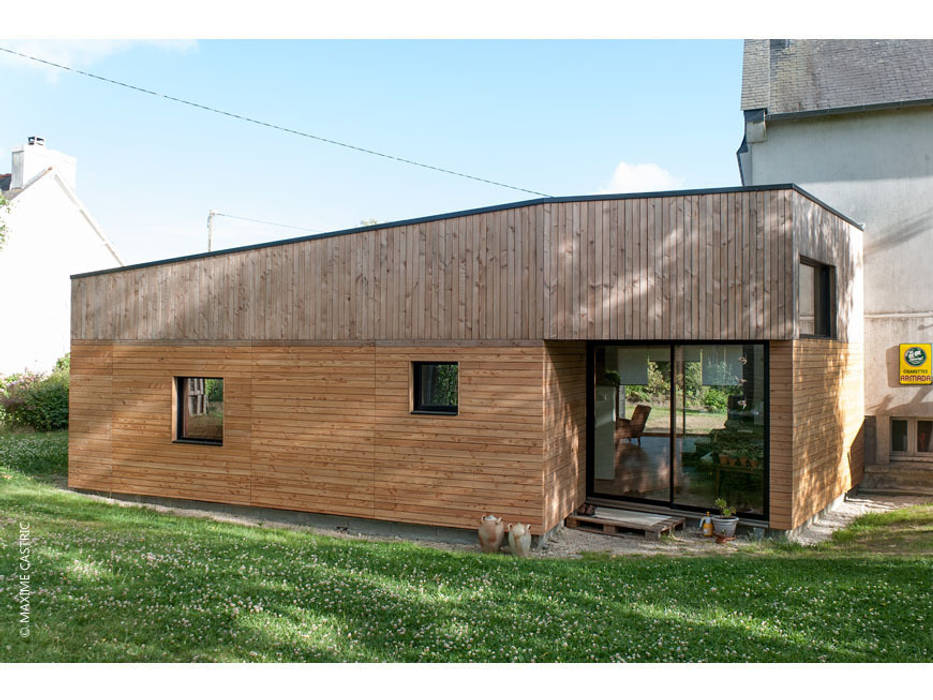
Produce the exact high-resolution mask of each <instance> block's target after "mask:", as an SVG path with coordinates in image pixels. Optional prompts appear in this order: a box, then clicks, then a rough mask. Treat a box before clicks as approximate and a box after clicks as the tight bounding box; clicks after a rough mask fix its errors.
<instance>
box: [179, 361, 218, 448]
mask: <svg viewBox="0 0 933 700" xmlns="http://www.w3.org/2000/svg"><path fill="white" fill-rule="evenodd" d="M175 382H176V386H175V388H176V392H175V393H176V396H177V397H178V399H177V400H178V406H177V410H178V418H177V422H178V428H177V434H176V439H178V440H184V441H192V442H203V443H207V444H210V445H222V444H223V441H224V380H223V379H218V378H215V377H178V378H177V379H176V380H175Z"/></svg>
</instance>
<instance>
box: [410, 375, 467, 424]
mask: <svg viewBox="0 0 933 700" xmlns="http://www.w3.org/2000/svg"><path fill="white" fill-rule="evenodd" d="M411 364H412V398H413V401H412V413H447V414H453V415H456V413H457V393H458V383H459V379H458V373H457V369H458V368H457V363H456V362H412V363H411Z"/></svg>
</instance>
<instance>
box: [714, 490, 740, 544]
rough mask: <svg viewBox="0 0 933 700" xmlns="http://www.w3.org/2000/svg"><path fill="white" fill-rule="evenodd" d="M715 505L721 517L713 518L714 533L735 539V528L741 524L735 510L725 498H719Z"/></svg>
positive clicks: (715, 516)
mask: <svg viewBox="0 0 933 700" xmlns="http://www.w3.org/2000/svg"><path fill="white" fill-rule="evenodd" d="M715 504H716V507H717V508H719V512H720V513H721V515H714V516H713V532H714V533H715V534H717V535H719V536H720V537H735V526H736V525H738V524H739V519H738V518H737V517H735V508H732V507H730V506H729V504H728V503H726V499H724V498H717V499H716V500H715Z"/></svg>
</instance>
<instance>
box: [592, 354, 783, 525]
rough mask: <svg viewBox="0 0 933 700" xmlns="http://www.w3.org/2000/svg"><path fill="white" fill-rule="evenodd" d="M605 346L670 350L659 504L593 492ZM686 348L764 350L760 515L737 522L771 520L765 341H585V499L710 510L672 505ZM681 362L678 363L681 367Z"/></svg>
mask: <svg viewBox="0 0 933 700" xmlns="http://www.w3.org/2000/svg"><path fill="white" fill-rule="evenodd" d="M600 345H602V346H605V345H617V346H623V347H624V346H628V347H632V346H636V347H644V346H651V347H664V346H667V347H668V348H669V349H670V358H671V359H670V367H671V380H670V384H671V391H670V399H669V400H670V406H671V412H670V413H671V417H670V427H669V430H668V432H669V433H670V438H669V439H670V448H669V457H668V459H669V465H668V467H669V472H670V476H669V478H668V500H667V501H659V500H656V499H651V498H639V497H636V496H616V495H613V494H600V493H597V492H596V489H595V480H596V466H595V460H594V454H595V446H596V435H595V433H596V430H595V424H596V421H595V415H594V409H595V404H596V347H597V346H600ZM679 345H680V346H688V345H760V346H762V347H763V349H764V357H763V360H764V409H765V422H764V464H763V465H762V468H763V471H762V490H763V493H762V499H763V500H762V513H742V512H739V513H736V515H738V516H739V517H740V518H746V519H749V520H764V521H768V520H769V519H770V510H771V505H770V504H771V499H770V485H771V484H770V482H771V357H770V356H771V347H770V343H769V342H768V341H767V340H587V341H586V497H587V498H602V499H607V500H613V501H620V502H628V503H643V504H646V505H653V506H661V507H664V508H676V509H677V510H682V511H691V512H696V513H705V512H706V511H707V510H711V508H706V507H701V506H692V505H688V504H683V503H676V502H675V501H674V475H675V473H676V469H675V459H677V458H678V457H677V451H676V440H677V411H676V400H677V385H678V381H682V380H680V379H678V372H677V370H678V368H677V363H676V355H677V346H679ZM682 364H683V362H681V365H682ZM683 372H684V370H683V367H681V368H680V376H682V375H683Z"/></svg>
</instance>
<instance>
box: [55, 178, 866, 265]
mask: <svg viewBox="0 0 933 700" xmlns="http://www.w3.org/2000/svg"><path fill="white" fill-rule="evenodd" d="M773 190H794V191H796V192H798V193H799V194H801V195H803V196H804V197H806V198H807V199H809V200H811V201H812V202H814V203H815V204H818V205H819V206H821V207H822V208H823V209H826V210H827V211H829V212H831V213H832V214H835V215H836V216H838V217H839V218H841V219H843V220H845V221H847V222H848V223H850V224H852V225H853V226H856V227H857V228H859V229H862V230H864V226H863V225H862V224H860V223H859V222H857V221H855V220H853V219H851V218H850V217H848V216H846V215H845V214H843V213H842V212H840V211H838V210H837V209H834V208H833V207H831V206H829V205H828V204H826V203H825V202H823V201H822V200H820V199H818V198H817V197H815V196H813V195H812V194H810V193H809V192H807V191H806V190H804V189H803V188H802V187H799V186H797V185H795V184H793V183H782V184H773V185H749V186H746V187H712V188H705V189H689V190H663V191H658V192H625V193H620V194H590V195H575V196H567V197H539V198H537V199H527V200H523V201H520V202H508V203H506V204H495V205H492V206H488V207H477V208H474V209H462V210H460V211H453V212H446V213H443V214H432V215H429V216H421V217H417V218H414V219H401V220H398V221H385V222H381V223H378V224H372V225H369V226H357V227H354V228H348V229H340V230H338V231H328V232H325V233H312V234H309V235H306V236H297V237H295V238H283V239H280V240H276V241H267V242H265V243H254V244H251V245H245V246H238V247H236V248H224V249H222V250H212V251H210V252H204V253H193V254H191V255H181V256H178V257H174V258H165V259H162V260H153V261H150V262H142V263H135V264H133V265H124V266H123V267H111V268H107V269H105V270H94V271H92V272H80V273H77V274H74V275H71V279H73V280H74V279H81V278H84V277H96V276H98V275H108V274H114V273H117V272H128V271H130V270H138V269H140V268H144V267H156V266H157V265H171V264H174V263H180V262H189V261H192V260H200V259H202V258H212V257H216V256H220V255H231V254H233V253H244V252H247V251H250V250H259V249H261V248H272V247H274V246H281V245H291V244H293V243H302V242H304V241H310V240H315V239H319V238H334V237H336V236H348V235H350V234H354V233H364V232H366V231H378V230H380V229H387V228H397V227H399V226H412V225H416V224H425V223H430V222H433V221H445V220H447V219H457V218H460V217H464V216H476V215H478V214H488V213H491V212H497V211H507V210H509V209H519V208H521V207H528V206H534V205H539V204H566V203H573V202H596V201H614V200H624V199H657V198H662V197H688V196H692V195H706V194H730V193H735V192H770V191H773Z"/></svg>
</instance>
